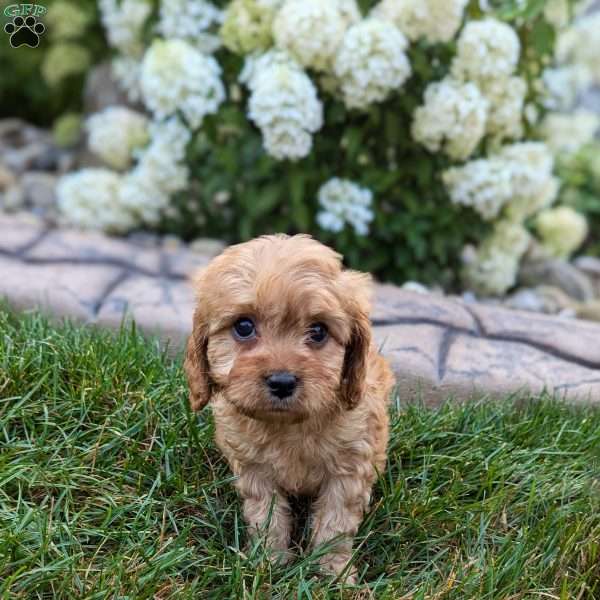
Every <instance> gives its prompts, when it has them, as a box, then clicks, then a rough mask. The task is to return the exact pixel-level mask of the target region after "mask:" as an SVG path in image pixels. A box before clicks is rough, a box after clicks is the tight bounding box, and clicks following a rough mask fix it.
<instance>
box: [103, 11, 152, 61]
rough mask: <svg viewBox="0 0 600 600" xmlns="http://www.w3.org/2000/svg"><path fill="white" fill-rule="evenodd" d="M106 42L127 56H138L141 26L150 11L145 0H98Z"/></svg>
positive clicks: (140, 47)
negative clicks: (119, 0) (120, 0)
mask: <svg viewBox="0 0 600 600" xmlns="http://www.w3.org/2000/svg"><path fill="white" fill-rule="evenodd" d="M99 6H100V14H101V18H102V24H103V25H104V30H105V31H106V35H107V37H108V43H109V44H110V45H111V46H112V47H113V48H116V49H117V50H119V51H120V52H122V53H123V54H126V55H129V56H140V55H141V53H142V52H143V49H144V46H143V42H142V28H143V26H144V23H145V22H146V20H147V19H148V17H149V16H150V13H151V12H152V5H151V4H150V2H148V1H147V0H123V1H122V2H118V1H117V0H99Z"/></svg>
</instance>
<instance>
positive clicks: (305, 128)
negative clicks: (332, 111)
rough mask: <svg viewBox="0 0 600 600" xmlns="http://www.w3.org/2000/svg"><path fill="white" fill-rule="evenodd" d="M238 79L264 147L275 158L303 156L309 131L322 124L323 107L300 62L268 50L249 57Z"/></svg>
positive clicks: (308, 147)
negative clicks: (244, 86)
mask: <svg viewBox="0 0 600 600" xmlns="http://www.w3.org/2000/svg"><path fill="white" fill-rule="evenodd" d="M240 80H241V81H242V82H243V83H246V84H247V85H248V87H249V88H250V90H251V95H250V100H249V103H248V116H249V118H250V119H251V120H252V121H253V122H254V123H255V124H256V126H257V127H258V128H259V129H260V130H261V132H262V134H263V143H264V146H265V150H266V151H267V152H268V153H269V154H270V155H271V156H274V157H275V158H277V159H279V160H283V159H291V160H296V159H299V158H303V157H304V156H306V155H307V154H308V153H309V152H310V149H311V147H312V137H311V134H312V133H314V132H315V131H317V130H318V129H320V128H321V126H322V124H323V106H322V104H321V102H320V101H319V98H318V97H317V90H316V88H315V86H314V84H313V82H312V81H311V79H310V78H309V77H308V75H306V73H305V72H304V71H303V70H302V68H301V67H300V65H298V64H297V63H296V62H295V61H294V60H293V59H292V58H291V57H289V56H287V55H286V54H285V53H282V52H278V51H271V52H268V53H266V54H265V55H263V56H261V57H259V58H256V57H253V58H251V59H250V60H249V61H248V63H247V65H246V67H245V68H244V70H243V71H242V73H241V75H240Z"/></svg>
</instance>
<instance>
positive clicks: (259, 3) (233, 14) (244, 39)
mask: <svg viewBox="0 0 600 600" xmlns="http://www.w3.org/2000/svg"><path fill="white" fill-rule="evenodd" d="M281 2H282V0H233V2H230V3H229V5H228V6H227V9H226V10H225V15H224V21H223V26H222V27H221V32H220V33H221V39H222V40H223V44H224V45H225V47H227V48H228V49H229V50H231V51H232V52H236V53H237V54H251V53H252V52H257V51H265V50H267V49H268V48H269V46H271V44H272V43H273V33H272V31H273V20H274V19H275V15H276V13H277V9H278V8H279V5H280V4H281Z"/></svg>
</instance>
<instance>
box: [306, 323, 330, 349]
mask: <svg viewBox="0 0 600 600" xmlns="http://www.w3.org/2000/svg"><path fill="white" fill-rule="evenodd" d="M327 336H328V332H327V326H326V325H323V323H313V324H312V325H311V326H310V327H309V328H308V339H309V341H311V342H312V343H313V344H322V343H323V342H324V341H325V340H326V339H327Z"/></svg>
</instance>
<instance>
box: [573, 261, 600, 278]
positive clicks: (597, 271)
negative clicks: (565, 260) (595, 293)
mask: <svg viewBox="0 0 600 600" xmlns="http://www.w3.org/2000/svg"><path fill="white" fill-rule="evenodd" d="M573 264H574V265H575V266H576V267H577V268H578V269H579V270H580V271H583V272H584V273H585V274H586V275H589V276H590V277H593V278H598V279H600V258H596V257H595V256H579V257H577V258H576V259H575V260H574V261H573Z"/></svg>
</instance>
